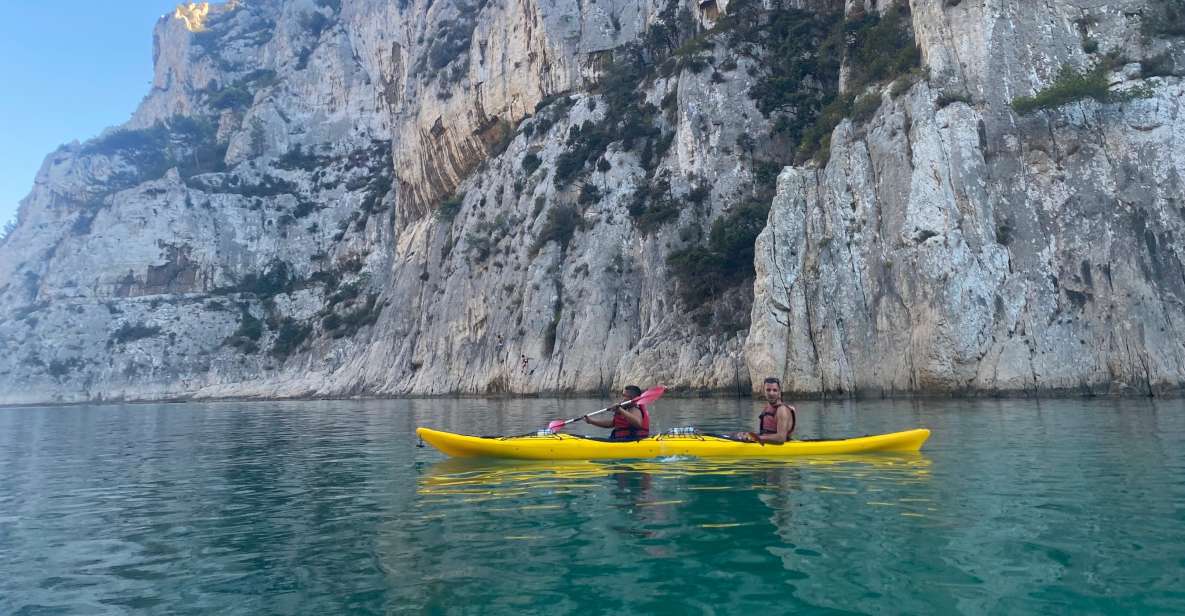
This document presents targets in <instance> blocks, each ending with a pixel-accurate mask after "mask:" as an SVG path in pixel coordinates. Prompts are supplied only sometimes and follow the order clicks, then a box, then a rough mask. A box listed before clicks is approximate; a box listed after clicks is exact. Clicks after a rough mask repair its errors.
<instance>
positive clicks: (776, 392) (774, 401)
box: [736, 376, 798, 444]
mask: <svg viewBox="0 0 1185 616" xmlns="http://www.w3.org/2000/svg"><path fill="white" fill-rule="evenodd" d="M763 384H764V385H765V401H766V405H765V408H764V409H761V414H760V415H758V416H757V432H756V433H754V432H741V433H738V434H737V435H736V436H737V438H738V439H740V440H742V441H748V442H751V443H762V444H765V443H785V442H786V441H788V440H790V435H791V434H793V433H794V425H795V424H796V423H798V421H797V418H796V417H795V415H794V407H792V406H790V405H789V404H786V403H785V402H782V382H781V381H779V380H778V379H775V378H774V377H772V376H771V377H769V378H767V379H765V382H764V383H763Z"/></svg>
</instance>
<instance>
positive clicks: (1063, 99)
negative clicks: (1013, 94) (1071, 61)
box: [1012, 63, 1151, 115]
mask: <svg viewBox="0 0 1185 616" xmlns="http://www.w3.org/2000/svg"><path fill="white" fill-rule="evenodd" d="M1148 96H1151V90H1149V89H1148V88H1136V89H1132V90H1128V91H1126V92H1116V91H1113V90H1111V89H1110V84H1109V83H1108V81H1107V67H1106V65H1105V63H1099V64H1098V65H1096V66H1095V67H1094V68H1092V69H1090V70H1089V71H1079V70H1075V69H1074V67H1072V66H1070V65H1068V64H1067V65H1065V66H1063V67H1062V69H1061V71H1060V72H1059V73H1058V75H1057V79H1055V80H1054V82H1053V83H1052V84H1050V86H1049V87H1048V88H1044V89H1042V90H1038V91H1037V92H1036V93H1035V94H1033V95H1032V96H1020V97H1017V98H1014V99H1012V108H1013V109H1015V110H1016V112H1017V113H1019V114H1022V115H1024V114H1029V113H1033V112H1034V111H1045V110H1050V109H1057V108H1058V107H1061V106H1063V105H1068V104H1070V103H1074V102H1078V101H1084V100H1088V99H1089V100H1095V101H1098V102H1100V103H1120V102H1124V101H1129V100H1132V99H1135V98H1147V97H1148Z"/></svg>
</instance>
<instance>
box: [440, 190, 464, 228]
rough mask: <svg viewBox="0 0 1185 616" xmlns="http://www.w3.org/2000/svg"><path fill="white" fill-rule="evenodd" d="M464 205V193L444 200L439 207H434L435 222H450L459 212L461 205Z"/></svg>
mask: <svg viewBox="0 0 1185 616" xmlns="http://www.w3.org/2000/svg"><path fill="white" fill-rule="evenodd" d="M464 203H465V193H457V194H455V195H453V196H451V197H449V198H448V199H445V200H444V201H443V202H441V204H440V205H439V206H437V207H436V220H439V221H441V222H452V221H453V219H454V218H456V217H457V214H458V213H459V212H460V211H461V205H462V204H464Z"/></svg>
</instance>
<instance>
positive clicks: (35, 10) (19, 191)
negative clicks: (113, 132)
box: [0, 0, 178, 225]
mask: <svg viewBox="0 0 1185 616" xmlns="http://www.w3.org/2000/svg"><path fill="white" fill-rule="evenodd" d="M177 4H178V2H176V1H175V0H173V1H169V2H164V1H158V0H133V1H132V2H82V1H81V0H64V1H63V0H51V1H50V2H28V1H26V0H0V12H2V14H3V16H4V18H3V19H0V79H2V81H0V225H3V224H4V222H7V221H8V220H10V219H12V218H13V217H15V216H16V208H17V202H18V201H20V200H21V199H23V198H25V196H26V195H28V194H29V190H30V189H32V188H33V177H34V176H35V175H36V174H37V169H38V168H39V167H40V166H41V161H42V160H44V158H45V155H46V154H49V153H50V152H52V151H53V150H54V149H55V148H57V147H58V146H59V145H61V144H63V143H69V142H71V141H73V140H75V139H78V140H79V141H85V140H87V139H89V138H91V137H94V136H96V135H98V134H99V133H100V132H101V131H102V130H103V129H104V128H106V127H108V126H114V125H116V124H122V123H124V122H126V121H127V120H128V118H130V117H131V114H132V112H133V111H135V109H136V105H138V104H139V103H140V100H141V99H143V98H144V95H145V94H147V93H148V89H149V87H150V85H149V84H150V82H151V81H152V27H153V25H155V24H156V20H157V19H158V18H159V17H160V16H161V15H163V14H165V13H171V12H172V11H173V8H174V7H176V6H177Z"/></svg>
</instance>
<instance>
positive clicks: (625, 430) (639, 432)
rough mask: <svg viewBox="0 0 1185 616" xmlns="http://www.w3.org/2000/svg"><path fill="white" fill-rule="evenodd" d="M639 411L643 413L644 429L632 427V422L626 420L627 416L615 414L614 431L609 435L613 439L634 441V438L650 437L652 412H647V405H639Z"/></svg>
mask: <svg viewBox="0 0 1185 616" xmlns="http://www.w3.org/2000/svg"><path fill="white" fill-rule="evenodd" d="M637 406H638V410H640V411H642V427H641V428H635V427H633V426H632V425H630V420H628V419H626V418H625V415H622V414H620V413H614V414H613V431H612V432H610V433H609V438H611V439H632V438H646V437H647V436H650V412H649V411H647V410H646V405H644V404H639V405H637Z"/></svg>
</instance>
